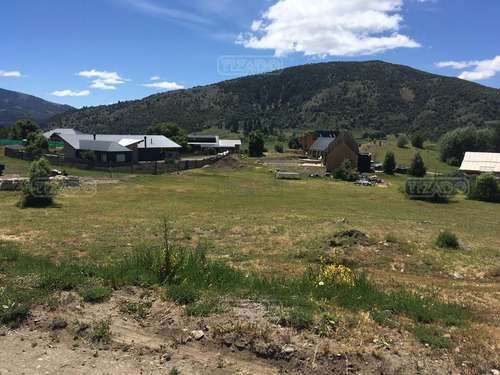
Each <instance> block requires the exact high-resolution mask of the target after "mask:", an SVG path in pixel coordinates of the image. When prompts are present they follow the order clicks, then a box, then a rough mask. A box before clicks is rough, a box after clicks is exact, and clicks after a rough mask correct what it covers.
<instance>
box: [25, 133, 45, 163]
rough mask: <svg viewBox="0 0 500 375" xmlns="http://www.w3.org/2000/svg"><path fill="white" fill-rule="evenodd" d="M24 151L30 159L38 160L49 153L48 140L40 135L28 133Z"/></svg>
mask: <svg viewBox="0 0 500 375" xmlns="http://www.w3.org/2000/svg"><path fill="white" fill-rule="evenodd" d="M24 149H25V151H26V153H27V154H28V156H29V157H30V158H31V159H35V158H38V157H40V156H41V155H43V154H44V153H47V152H48V151H49V140H48V139H47V138H45V137H44V136H43V135H42V134H39V133H28V135H27V136H26V145H25V147H24Z"/></svg>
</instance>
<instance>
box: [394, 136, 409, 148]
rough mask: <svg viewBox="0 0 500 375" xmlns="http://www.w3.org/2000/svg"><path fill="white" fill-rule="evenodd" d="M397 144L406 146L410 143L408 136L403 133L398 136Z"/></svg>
mask: <svg viewBox="0 0 500 375" xmlns="http://www.w3.org/2000/svg"><path fill="white" fill-rule="evenodd" d="M396 144H397V146H398V147H399V148H404V147H405V146H406V145H407V144H408V138H407V137H406V135H404V134H401V135H400V136H399V137H398V140H397V142H396Z"/></svg>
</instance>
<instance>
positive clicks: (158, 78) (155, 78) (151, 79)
mask: <svg viewBox="0 0 500 375" xmlns="http://www.w3.org/2000/svg"><path fill="white" fill-rule="evenodd" d="M160 79H161V78H160V77H159V76H154V77H151V78H150V79H149V80H150V81H159V80H160Z"/></svg>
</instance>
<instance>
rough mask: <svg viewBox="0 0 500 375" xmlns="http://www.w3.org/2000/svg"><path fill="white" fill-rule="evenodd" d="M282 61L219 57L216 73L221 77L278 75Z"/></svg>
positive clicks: (275, 58) (229, 56) (273, 57)
mask: <svg viewBox="0 0 500 375" xmlns="http://www.w3.org/2000/svg"><path fill="white" fill-rule="evenodd" d="M283 67H284V64H283V59H281V58H279V57H275V56H243V55H241V56H237V55H227V56H220V57H219V58H218V59H217V71H218V72H219V74H221V75H253V74H263V73H266V74H279V72H280V69H283Z"/></svg>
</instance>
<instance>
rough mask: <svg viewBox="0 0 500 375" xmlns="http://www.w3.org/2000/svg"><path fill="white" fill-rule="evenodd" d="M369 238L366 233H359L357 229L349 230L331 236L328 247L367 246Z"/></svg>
mask: <svg viewBox="0 0 500 375" xmlns="http://www.w3.org/2000/svg"><path fill="white" fill-rule="evenodd" d="M368 242H369V237H368V235H367V234H366V233H363V232H360V231H359V230H357V229H349V230H345V231H342V232H339V233H336V234H334V235H333V238H332V239H330V240H328V243H329V245H330V246H344V245H353V244H367V243H368Z"/></svg>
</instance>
